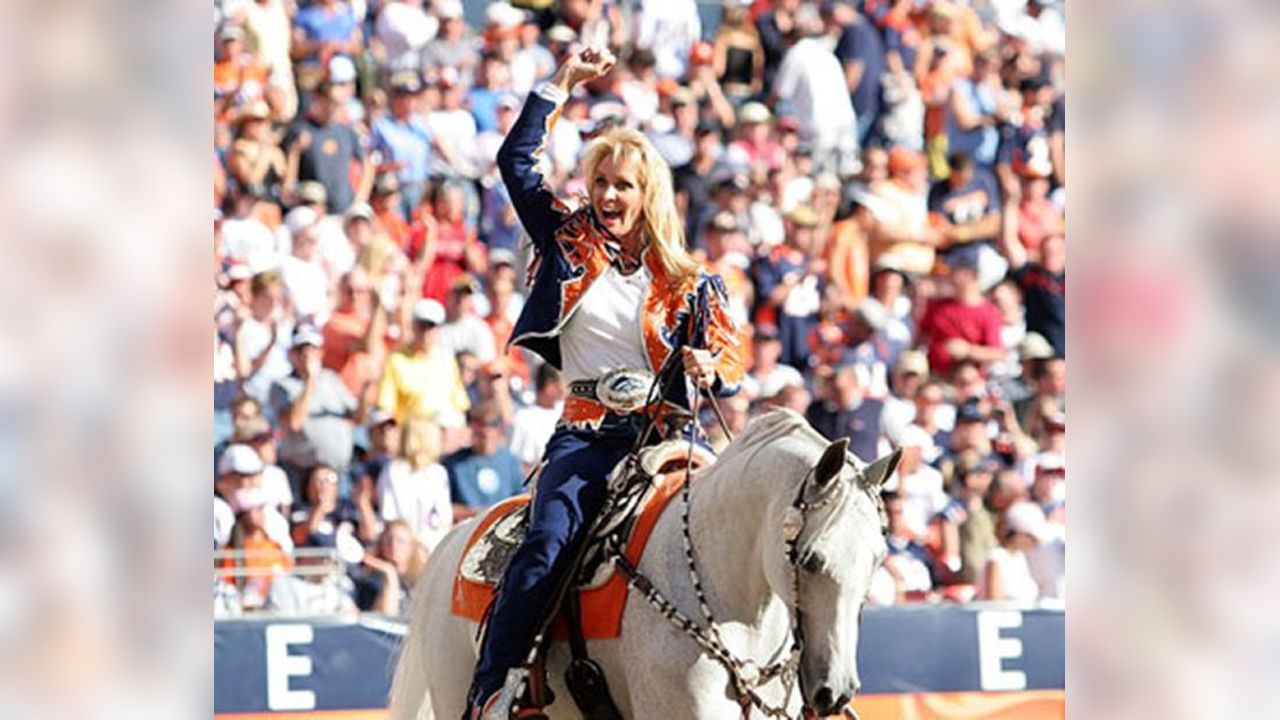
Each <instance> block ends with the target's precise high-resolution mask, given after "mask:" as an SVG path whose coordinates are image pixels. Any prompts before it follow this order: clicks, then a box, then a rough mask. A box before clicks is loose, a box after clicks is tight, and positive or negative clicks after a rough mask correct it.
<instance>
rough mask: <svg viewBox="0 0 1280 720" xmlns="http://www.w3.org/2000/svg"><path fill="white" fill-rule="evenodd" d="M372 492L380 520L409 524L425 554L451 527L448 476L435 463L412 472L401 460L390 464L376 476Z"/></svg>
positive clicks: (432, 548) (451, 505) (451, 515)
mask: <svg viewBox="0 0 1280 720" xmlns="http://www.w3.org/2000/svg"><path fill="white" fill-rule="evenodd" d="M375 492H376V493H377V495H378V505H379V507H381V508H382V519H383V520H387V521H390V520H404V521H405V522H407V523H409V527H410V528H412V529H413V532H414V534H415V535H417V536H418V539H419V540H421V541H422V544H423V545H424V546H426V548H427V550H434V549H435V546H436V545H437V544H439V542H440V541H441V540H442V539H443V538H444V536H445V533H447V532H449V528H451V527H453V501H452V499H451V497H450V495H449V473H448V472H447V471H445V469H444V467H443V466H441V465H440V464H438V463H434V464H431V465H428V466H427V467H425V468H423V469H421V470H418V471H416V472H415V471H414V470H413V468H412V467H410V465H409V463H408V462H406V461H404V460H393V461H391V462H390V463H388V465H387V467H385V468H384V469H383V470H382V473H381V474H380V475H379V476H378V483H377V487H376V488H375Z"/></svg>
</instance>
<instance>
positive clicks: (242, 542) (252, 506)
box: [218, 445, 293, 610]
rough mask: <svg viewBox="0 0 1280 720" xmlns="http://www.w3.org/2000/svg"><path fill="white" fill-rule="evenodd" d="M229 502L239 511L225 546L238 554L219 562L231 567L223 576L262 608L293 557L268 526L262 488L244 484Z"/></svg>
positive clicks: (247, 602) (247, 605)
mask: <svg viewBox="0 0 1280 720" xmlns="http://www.w3.org/2000/svg"><path fill="white" fill-rule="evenodd" d="M232 447H233V448H234V447H243V446H235V445H233V446H232ZM246 449H248V448H246ZM249 452H253V451H252V450H249ZM228 504H229V506H230V507H231V509H232V511H233V512H234V513H235V523H234V525H232V527H231V532H230V537H229V539H228V541H227V543H226V545H225V546H224V549H226V550H231V551H234V552H235V553H236V555H235V556H232V557H227V558H223V559H222V560H220V561H219V562H218V565H219V566H220V567H221V568H223V569H225V570H228V571H229V572H227V573H225V574H224V576H223V579H224V580H225V581H226V582H227V583H230V584H234V585H235V586H236V587H237V588H238V589H239V591H240V597H241V601H242V603H243V607H244V609H246V610H249V609H257V608H261V607H262V606H263V605H264V604H265V603H266V599H267V595H268V593H269V592H270V590H271V583H272V581H273V580H274V579H275V577H276V575H278V574H281V573H283V572H285V571H287V570H289V569H290V568H292V567H293V558H292V556H291V555H290V552H289V551H288V550H286V549H285V548H284V547H282V546H281V545H280V543H279V542H277V541H276V540H275V539H274V538H272V537H271V535H270V533H269V532H268V530H267V524H266V518H267V515H266V508H267V505H268V499H267V496H266V494H265V493H264V492H263V491H262V489H261V488H258V487H254V486H247V487H242V488H240V489H239V490H236V491H235V493H234V494H233V495H232V496H231V497H230V498H229V500H228Z"/></svg>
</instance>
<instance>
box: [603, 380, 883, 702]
mask: <svg viewBox="0 0 1280 720" xmlns="http://www.w3.org/2000/svg"><path fill="white" fill-rule="evenodd" d="M693 410H694V416H695V417H697V410H698V396H697V395H696V394H695V396H694V408H693ZM693 428H694V430H693V432H691V433H690V438H689V458H690V461H692V458H693V444H694V440H695V436H696V432H697V423H696V422H695V423H694V426H693ZM816 470H817V465H814V466H813V467H811V468H809V471H808V473H806V474H805V477H804V480H802V481H801V483H800V488H799V490H798V491H797V493H796V497H795V499H794V500H792V502H791V505H790V506H788V507H787V509H786V510H785V511H784V513H783V517H782V524H781V530H782V539H783V542H784V543H785V545H786V558H787V565H788V567H789V568H790V570H791V598H790V600H789V602H787V603H786V606H787V621H788V624H789V625H790V632H789V635H790V642H791V647H790V648H789V650H788V651H787V654H786V657H785V658H783V659H782V660H778V661H776V662H773V663H771V664H769V665H766V666H764V667H760V666H759V665H758V664H757V663H756V662H755V661H753V660H750V659H747V660H743V659H741V658H739V657H738V656H736V655H735V654H734V653H733V651H731V650H730V649H729V647H728V646H727V645H726V644H725V642H724V640H723V638H721V636H720V631H719V628H718V627H717V625H716V622H715V618H714V616H713V615H712V612H711V607H710V606H709V605H708V603H707V597H706V593H705V592H704V591H703V589H702V579H701V576H700V575H699V574H698V569H697V562H696V560H695V558H694V552H693V541H692V539H691V538H690V534H689V529H690V522H689V507H690V505H691V502H690V499H689V479H690V473H691V466H690V464H689V463H687V464H686V465H685V470H684V481H683V483H682V485H681V488H680V494H681V503H682V509H681V535H682V539H683V542H684V556H685V564H686V566H687V567H688V569H689V579H690V581H691V582H692V584H693V589H694V593H695V595H696V596H697V599H698V609H699V611H700V613H701V615H702V617H703V620H704V621H705V622H706V625H705V627H700V626H699V625H698V624H696V623H695V622H694V621H693V620H692V619H690V618H689V617H688V616H687V615H685V614H684V613H683V612H681V611H680V609H679V608H677V607H676V606H675V605H674V604H672V602H671V601H670V600H668V599H667V598H665V597H663V596H662V593H661V592H659V591H658V589H657V588H656V587H654V585H653V582H652V581H651V580H650V579H649V578H648V577H646V576H645V575H644V574H643V573H641V572H640V571H639V569H637V568H636V567H635V566H634V565H633V564H632V563H631V562H630V561H629V560H627V558H626V557H625V555H624V554H623V552H622V547H621V546H622V539H621V537H620V536H619V535H618V534H616V533H615V534H614V535H611V536H610V537H608V538H607V539H606V548H607V554H608V556H609V557H610V558H611V559H612V560H613V562H614V563H615V566H616V567H617V568H618V569H619V570H620V571H621V572H622V574H623V575H625V576H626V578H627V586H628V587H629V588H632V589H634V590H636V591H638V592H639V593H640V594H641V595H642V596H643V597H644V599H645V600H646V601H647V602H648V603H649V604H650V605H651V606H653V608H654V609H655V610H657V611H658V613H659V614H660V615H662V616H663V617H665V618H667V620H668V621H670V622H671V623H672V624H673V625H674V626H675V627H676V628H677V629H678V630H680V631H681V632H683V633H684V634H685V635H686V636H688V637H689V638H690V639H692V640H693V641H694V642H695V643H697V644H698V646H699V647H701V648H702V649H703V650H705V651H706V652H707V653H708V654H709V655H710V656H711V657H712V658H713V659H714V660H716V662H718V663H719V664H720V665H721V667H723V668H724V669H725V671H726V672H728V674H729V682H730V684H731V685H732V690H733V693H734V695H735V696H736V698H737V701H738V705H739V706H740V707H741V708H742V717H744V718H746V717H748V716H749V715H750V711H751V708H756V709H757V710H759V711H760V712H761V713H763V714H764V715H765V716H766V717H770V718H790V717H791V716H790V715H788V714H787V708H788V706H789V705H790V704H791V697H792V695H793V694H794V692H795V688H796V685H797V680H798V679H799V675H800V672H799V671H800V659H801V657H802V655H803V654H804V645H805V643H804V627H803V622H802V620H803V615H802V612H801V610H800V570H801V567H800V565H801V559H800V557H799V550H798V543H799V540H800V535H801V534H802V533H803V532H804V528H805V525H806V523H807V518H808V516H809V515H810V514H811V513H814V512H817V511H819V510H822V509H824V508H826V507H827V506H828V505H830V504H831V503H832V502H833V501H834V500H835V499H836V498H837V497H838V496H840V493H839V492H835V491H834V490H833V491H828V492H826V493H824V494H823V496H822V497H820V498H818V499H817V500H814V501H812V502H807V501H805V499H804V497H805V491H806V489H807V488H808V486H809V481H810V480H811V479H812V478H813V477H814V474H815V472H816ZM861 472H862V470H859V473H861ZM775 679H776V680H778V681H779V682H781V683H782V688H783V698H782V702H781V703H780V704H778V705H772V704H770V703H768V702H767V701H766V700H765V699H764V698H763V697H761V696H760V693H759V689H760V688H761V687H763V686H764V685H765V684H767V683H769V682H772V681H773V680H775ZM803 702H804V701H803V698H802V699H801V703H802V705H801V716H802V717H804V718H810V717H816V713H815V712H814V711H813V709H812V708H809V707H808V706H807V705H804V704H803ZM845 712H846V713H847V714H850V715H852V716H853V717H854V718H856V717H857V715H856V713H853V712H852V710H846V711H845Z"/></svg>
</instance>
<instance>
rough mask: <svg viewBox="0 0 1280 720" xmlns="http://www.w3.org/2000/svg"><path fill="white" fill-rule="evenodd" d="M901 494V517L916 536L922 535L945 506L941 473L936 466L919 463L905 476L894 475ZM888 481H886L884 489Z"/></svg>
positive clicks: (945, 494)
mask: <svg viewBox="0 0 1280 720" xmlns="http://www.w3.org/2000/svg"><path fill="white" fill-rule="evenodd" d="M892 482H896V483H897V485H898V493H899V494H900V495H901V496H902V519H903V521H904V522H906V524H907V527H909V528H911V532H913V533H915V534H916V536H917V537H924V535H925V533H926V532H928V530H929V520H931V519H932V518H933V516H934V515H937V514H938V513H940V512H942V509H943V508H945V507H946V506H947V502H948V500H947V493H946V492H944V491H943V489H942V473H940V472H938V470H937V469H936V468H932V467H930V466H928V465H925V464H923V463H922V464H921V465H920V467H919V468H918V469H917V470H916V471H915V472H913V473H911V474H910V475H908V476H906V477H900V474H899V476H895V478H894V480H893V481H892ZM887 485H888V483H886V489H888V487H887Z"/></svg>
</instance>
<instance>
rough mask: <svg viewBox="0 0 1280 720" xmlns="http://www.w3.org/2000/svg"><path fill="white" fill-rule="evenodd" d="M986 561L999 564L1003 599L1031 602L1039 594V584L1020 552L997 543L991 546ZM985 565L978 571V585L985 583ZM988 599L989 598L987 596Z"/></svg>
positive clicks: (1025, 558)
mask: <svg viewBox="0 0 1280 720" xmlns="http://www.w3.org/2000/svg"><path fill="white" fill-rule="evenodd" d="M987 562H989V563H990V562H994V563H995V564H996V565H998V566H1000V581H1001V584H1002V585H1004V594H1005V599H1007V600H1011V601H1013V602H1020V603H1033V602H1035V601H1036V598H1038V597H1039V596H1040V586H1039V585H1037V584H1036V579H1035V578H1034V577H1033V576H1032V575H1031V568H1030V567H1029V566H1028V565H1027V556H1026V554H1025V553H1021V552H1011V551H1009V550H1007V549H1005V548H1003V547H1001V546H999V545H997V546H996V547H994V548H991V554H990V555H988V556H987ZM986 574H987V566H986V564H983V566H982V570H981V571H980V572H979V573H978V575H979V577H978V587H983V586H984V585H986V581H987V579H986ZM988 599H989V598H988Z"/></svg>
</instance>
